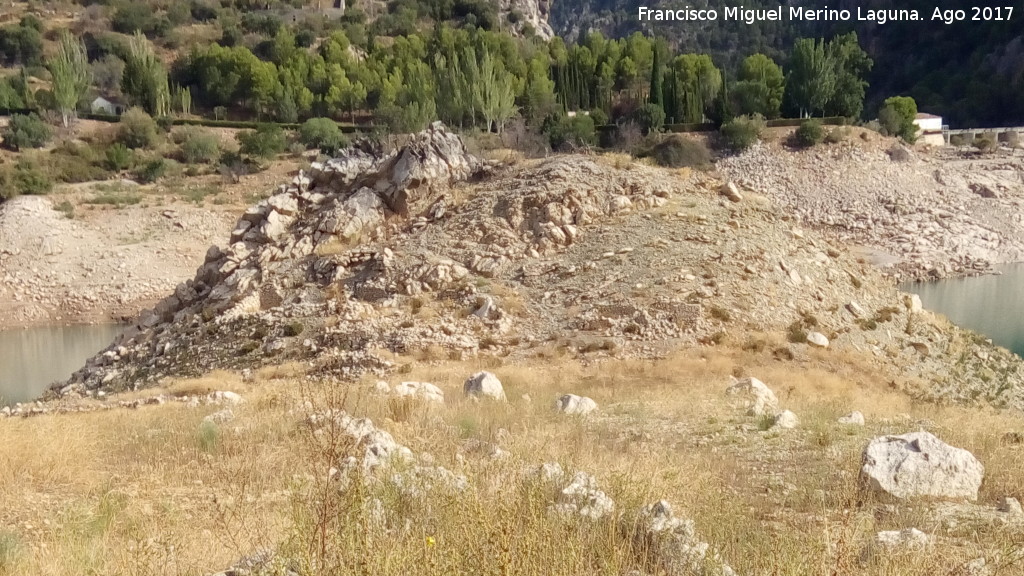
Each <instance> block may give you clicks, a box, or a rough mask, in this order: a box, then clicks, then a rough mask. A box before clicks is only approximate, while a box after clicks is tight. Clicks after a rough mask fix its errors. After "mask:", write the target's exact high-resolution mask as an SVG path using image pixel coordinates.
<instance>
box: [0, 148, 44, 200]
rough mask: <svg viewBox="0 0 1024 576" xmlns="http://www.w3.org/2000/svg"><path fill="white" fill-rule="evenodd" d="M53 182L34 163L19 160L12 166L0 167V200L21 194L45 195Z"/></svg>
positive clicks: (24, 159) (27, 160)
mask: <svg viewBox="0 0 1024 576" xmlns="http://www.w3.org/2000/svg"><path fill="white" fill-rule="evenodd" d="M52 188H53V180H51V179H50V177H49V176H48V175H47V174H46V173H45V172H43V171H42V170H40V169H39V166H37V165H36V164H35V162H32V161H30V160H29V159H27V158H21V159H20V160H18V162H17V163H16V164H15V165H14V166H0V200H9V199H11V198H14V197H15V196H18V195H21V194H26V195H30V194H46V193H47V192H49V191H50V189H52Z"/></svg>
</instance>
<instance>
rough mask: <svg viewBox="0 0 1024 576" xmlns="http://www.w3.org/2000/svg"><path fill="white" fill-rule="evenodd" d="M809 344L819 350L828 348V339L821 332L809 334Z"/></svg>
mask: <svg viewBox="0 0 1024 576" xmlns="http://www.w3.org/2000/svg"><path fill="white" fill-rule="evenodd" d="M807 343H808V344H810V345H811V346H815V347H817V348H828V338H827V337H826V336H825V335H824V334H822V333H821V332H808V333H807Z"/></svg>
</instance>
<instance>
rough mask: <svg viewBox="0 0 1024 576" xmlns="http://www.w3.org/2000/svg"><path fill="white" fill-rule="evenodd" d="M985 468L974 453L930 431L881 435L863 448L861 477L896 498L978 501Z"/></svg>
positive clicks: (872, 486) (875, 488) (875, 487)
mask: <svg viewBox="0 0 1024 576" xmlns="http://www.w3.org/2000/svg"><path fill="white" fill-rule="evenodd" d="M984 476H985V467H984V466H982V464H981V462H979V461H978V459H977V458H975V457H974V455H973V454H971V453H970V452H968V451H967V450H963V449H961V448H955V447H953V446H950V445H948V444H946V443H945V442H943V441H942V440H939V439H938V438H936V437H935V436H934V435H933V434H931V433H928V432H924V431H921V432H911V433H909V434H903V435H901V436H881V437H878V438H875V439H873V440H871V442H870V443H868V445H867V447H866V448H865V449H864V456H863V466H862V467H861V477H862V479H864V480H865V481H866V482H867V484H868V486H869V487H870V488H872V489H874V490H878V491H882V492H886V493H888V494H891V495H893V496H895V497H897V498H913V497H916V496H925V497H936V498H956V499H966V500H971V501H974V500H977V499H978V488H979V487H980V486H981V481H982V479H983V478H984Z"/></svg>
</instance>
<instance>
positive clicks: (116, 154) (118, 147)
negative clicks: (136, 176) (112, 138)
mask: <svg viewBox="0 0 1024 576" xmlns="http://www.w3.org/2000/svg"><path fill="white" fill-rule="evenodd" d="M104 156H105V160H106V166H107V169H108V170H113V171H114V172H120V171H122V170H127V169H128V168H131V167H132V164H134V163H135V153H134V152H132V149H131V148H129V147H127V146H125V145H124V144H121V143H120V142H115V143H113V144H111V145H110V147H108V148H107V151H106V152H105V153H104Z"/></svg>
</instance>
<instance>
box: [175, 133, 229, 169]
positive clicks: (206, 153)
mask: <svg viewBox="0 0 1024 576" xmlns="http://www.w3.org/2000/svg"><path fill="white" fill-rule="evenodd" d="M177 140H178V145H179V146H180V148H181V159H182V160H183V161H184V162H185V163H186V164H209V163H210V162H213V161H214V160H216V159H217V158H218V157H219V156H220V143H219V142H218V140H217V137H216V136H215V135H214V134H213V133H211V132H209V131H207V130H203V129H201V128H192V127H188V128H185V129H184V130H182V131H181V132H179V133H178V138H177Z"/></svg>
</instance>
